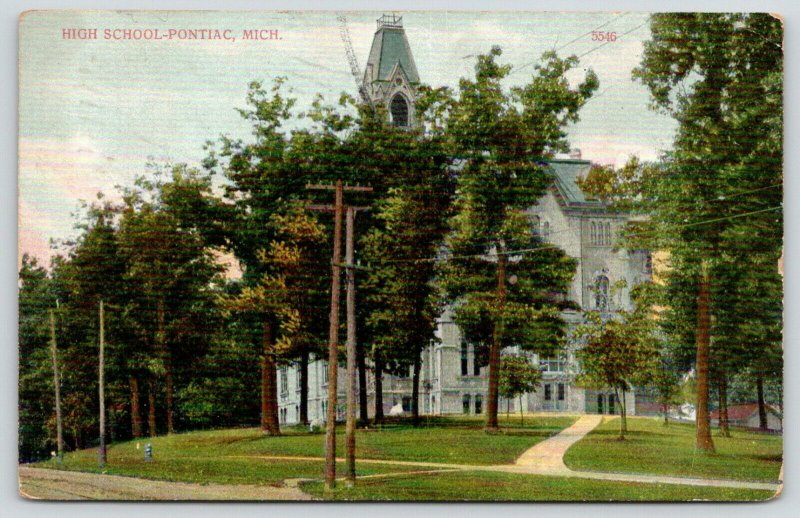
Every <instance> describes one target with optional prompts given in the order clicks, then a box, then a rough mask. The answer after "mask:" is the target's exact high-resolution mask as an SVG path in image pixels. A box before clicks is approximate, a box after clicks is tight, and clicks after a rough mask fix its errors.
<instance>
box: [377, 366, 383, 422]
mask: <svg viewBox="0 0 800 518" xmlns="http://www.w3.org/2000/svg"><path fill="white" fill-rule="evenodd" d="M375 424H376V425H379V424H383V361H381V360H380V359H378V358H376V359H375Z"/></svg>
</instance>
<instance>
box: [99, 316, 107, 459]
mask: <svg viewBox="0 0 800 518" xmlns="http://www.w3.org/2000/svg"><path fill="white" fill-rule="evenodd" d="M105 349H106V331H105V312H104V307H103V301H102V300H101V301H100V366H99V369H98V396H99V398H100V450H99V452H98V455H99V462H98V463H99V465H100V467H101V468H104V467H105V465H106V388H105V365H106V364H105V362H106V358H105Z"/></svg>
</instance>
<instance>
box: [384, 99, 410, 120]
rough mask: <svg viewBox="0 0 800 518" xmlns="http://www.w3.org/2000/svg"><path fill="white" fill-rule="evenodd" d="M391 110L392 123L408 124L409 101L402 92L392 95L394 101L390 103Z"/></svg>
mask: <svg viewBox="0 0 800 518" xmlns="http://www.w3.org/2000/svg"><path fill="white" fill-rule="evenodd" d="M389 111H390V112H391V113H392V125H393V126H399V127H403V128H404V127H406V126H408V103H407V102H406V100H405V98H404V97H403V96H402V95H401V94H397V95H395V96H394V97H392V103H391V104H390V105H389Z"/></svg>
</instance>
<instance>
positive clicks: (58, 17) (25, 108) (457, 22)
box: [19, 11, 675, 259]
mask: <svg viewBox="0 0 800 518" xmlns="http://www.w3.org/2000/svg"><path fill="white" fill-rule="evenodd" d="M399 14H402V15H403V18H404V24H405V28H406V33H407V36H408V40H409V43H410V45H411V48H412V52H413V54H414V58H415V61H416V64H417V69H418V70H419V73H420V76H421V79H422V81H423V82H426V83H428V84H430V85H432V86H441V85H448V86H451V87H455V86H456V85H457V82H458V79H459V78H460V77H463V76H469V75H471V73H472V67H473V64H474V57H473V56H474V55H475V54H478V53H485V52H486V51H488V50H489V48H490V47H491V46H492V45H500V46H501V47H502V48H503V51H504V53H503V56H502V61H503V62H506V63H510V64H512V65H514V67H515V69H518V71H517V72H515V73H513V74H512V76H511V77H510V79H509V84H521V83H524V82H525V81H527V80H528V79H529V77H530V74H531V72H532V71H533V67H532V65H531V64H532V63H533V62H535V61H536V60H537V58H538V57H539V56H540V55H541V54H542V52H544V51H545V50H548V49H552V48H554V47H555V48H557V49H560V50H559V54H561V55H568V54H576V55H578V56H581V55H583V54H585V55H583V56H582V57H581V68H589V67H591V68H593V69H594V71H595V72H596V73H597V75H598V76H599V78H600V89H599V91H598V93H597V94H595V96H596V98H595V99H593V100H591V101H590V102H589V103H588V104H587V105H586V107H585V108H584V109H583V110H582V112H581V121H580V122H579V123H577V124H575V125H574V126H572V127H570V128H569V137H570V140H571V143H572V146H573V147H577V148H580V149H581V150H582V151H583V157H584V158H586V159H590V160H593V161H597V162H602V163H616V164H621V163H622V162H623V161H624V160H625V159H626V158H627V156H628V155H630V154H632V153H635V154H639V155H640V156H642V157H644V158H654V157H655V156H656V155H657V154H658V152H659V151H660V150H663V149H666V148H667V147H668V146H669V144H670V142H671V140H672V136H673V131H674V128H675V125H674V122H673V121H672V120H671V119H669V118H667V117H665V116H663V115H659V114H656V113H654V112H652V111H650V110H649V109H648V93H647V90H646V89H645V88H644V87H643V86H641V85H640V84H638V83H634V82H633V81H632V80H631V74H630V72H631V69H632V68H633V67H635V66H636V65H637V64H638V62H639V60H640V57H641V56H640V53H641V48H642V46H641V42H642V41H643V40H646V39H647V38H648V36H649V30H648V24H647V14H645V13H524V12H522V13H520V12H506V13H503V12H499V13H498V12H487V13H474V12H472V13H461V12H455V13H444V12H431V13H426V12H405V13H399ZM379 15H380V13H379V12H360V13H349V14H348V18H349V28H350V33H351V36H352V39H353V45H354V48H355V51H356V54H357V56H358V59H359V61H360V64H361V65H362V66H363V64H364V62H365V61H366V55H367V52H368V51H369V46H370V43H371V41H372V35H373V33H374V31H375V19H376V18H377V17H378V16H379ZM601 25H602V27H601V30H602V31H614V32H616V33H617V35H618V40H617V41H616V42H613V43H608V44H606V45H602V43H599V42H596V41H592V38H591V35H589V34H586V33H589V32H590V31H592V30H593V29H595V28H598V27H599V26H601ZM65 27H66V28H69V27H84V28H97V29H98V37H99V39H98V40H97V41H69V40H64V39H62V28H65ZM105 28H109V29H115V28H140V29H156V28H158V29H160V30H161V31H162V32H164V31H166V30H167V29H169V28H198V29H201V28H208V29H231V30H232V31H233V34H234V35H235V36H236V37H237V38H238V39H237V41H236V42H226V41H106V40H103V39H102V38H103V29H105ZM259 28H263V29H278V30H279V31H280V35H281V37H282V39H281V40H279V41H260V42H254V41H243V40H242V39H241V33H242V30H243V29H259ZM601 45H602V46H601ZM562 47H563V48H562ZM576 72H577V74H575V76H574V77H575V78H577V77H578V74H580V73H582V70H578V71H576ZM280 75H282V76H287V77H288V86H290V87H291V88H292V89H293V90H294V94H295V95H296V97H298V107H299V108H301V109H302V108H304V107H306V106H308V104H309V103H310V101H311V99H312V98H313V96H314V95H315V94H316V93H322V94H323V95H325V96H326V97H327V98H328V99H330V100H334V99H335V98H336V97H337V96H338V94H339V93H340V92H342V91H346V92H349V93H355V84H354V81H353V78H352V77H351V75H350V72H349V67H348V64H347V61H346V58H345V52H344V47H343V44H342V42H341V39H340V37H339V25H338V22H337V21H336V13H333V12H327V13H326V12H316V13H275V12H244V11H242V12H219V11H217V12H212V11H206V12H167V11H164V12H152V11H151V12H146V11H140V12H101V11H85V12H53V11H50V12H31V13H29V14H27V15H26V16H25V17H24V18H23V19H22V21H21V24H20V89H19V118H20V120H19V135H20V143H19V155H20V168H19V211H20V218H19V225H20V251H21V252H24V251H28V252H32V253H33V254H34V255H37V256H39V257H40V258H42V259H45V257H46V255H47V254H48V251H47V241H48V239H49V238H51V237H56V238H66V237H73V236H74V235H75V232H74V230H73V228H72V225H73V219H72V218H71V213H72V212H74V211H75V209H76V207H77V206H78V200H80V199H89V198H92V197H93V196H94V193H95V192H96V191H97V190H103V191H105V192H111V191H112V190H113V186H114V185H115V184H128V183H130V182H131V180H132V178H133V177H134V176H135V175H137V174H141V173H143V172H144V171H145V163H146V162H147V161H148V159H149V158H150V157H152V158H154V159H155V160H157V161H172V162H188V163H190V164H196V163H198V162H199V160H200V159H202V157H203V156H204V152H203V150H202V145H203V143H204V142H205V141H206V140H208V139H213V138H215V137H217V136H219V135H220V134H223V133H226V134H229V135H231V136H234V137H243V138H246V137H247V136H248V134H249V128H248V126H247V124H246V123H245V122H244V121H242V119H241V118H240V117H239V115H238V113H237V112H236V111H235V109H234V108H236V107H242V106H244V104H245V94H246V91H247V85H248V83H249V82H250V81H251V80H254V79H259V80H265V81H269V80H270V79H271V78H273V77H275V76H280Z"/></svg>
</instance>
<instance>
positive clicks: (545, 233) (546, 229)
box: [542, 221, 550, 240]
mask: <svg viewBox="0 0 800 518" xmlns="http://www.w3.org/2000/svg"><path fill="white" fill-rule="evenodd" d="M549 238H550V222H549V221H545V222H544V223H542V239H544V240H547V239H549Z"/></svg>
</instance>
